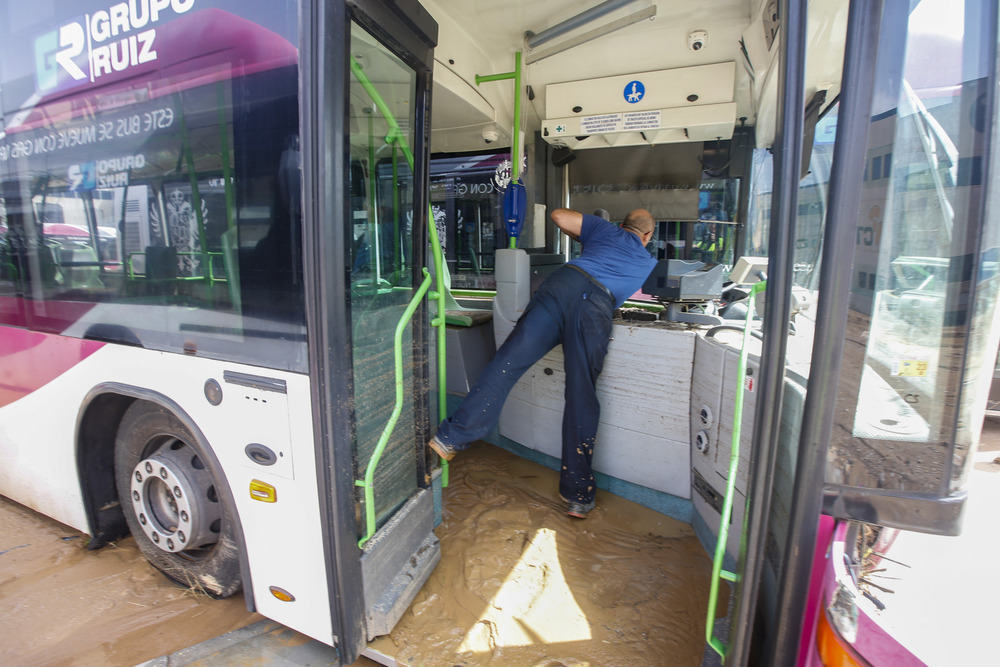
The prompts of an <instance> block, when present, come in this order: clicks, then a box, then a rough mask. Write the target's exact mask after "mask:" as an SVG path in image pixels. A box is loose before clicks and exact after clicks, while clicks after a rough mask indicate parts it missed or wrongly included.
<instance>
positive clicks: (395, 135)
mask: <svg viewBox="0 0 1000 667" xmlns="http://www.w3.org/2000/svg"><path fill="white" fill-rule="evenodd" d="M351 73H352V74H353V75H354V78H355V79H357V81H358V83H360V84H361V87H362V88H364V89H365V92H366V93H368V96H369V97H371V98H372V101H373V102H374V103H375V106H376V107H378V110H379V112H380V113H381V114H382V116H383V117H384V118H385V121H386V122H387V123H388V124H389V128H390V129H389V134H388V136H387V137H386V140H387V141H392V142H393V143H394V144H398V145H399V149H400V150H401V151H403V157H405V158H406V163H407V165H409V167H410V172H413V163H414V158H413V151H412V150H411V149H410V147H409V145H408V144H407V143H406V137H405V135H404V134H403V131H402V129H401V128H400V127H399V122H398V121H397V120H396V117H395V116H393V115H392V111H391V110H390V109H389V105H387V104H386V103H385V100H383V99H382V96H381V95H380V94H379V92H378V91H377V90H376V89H375V86H374V85H373V84H372V82H371V80H370V79H369V78H368V75H367V74H365V72H364V70H363V69H361V66H360V65H359V64H358V61H357V60H355V58H354V56H351ZM393 187H395V184H393ZM427 220H428V225H427V227H428V230H429V232H430V239H431V255H432V257H433V259H434V268H435V271H434V282H435V285H434V288H435V289H434V290H433V291H432V292H431V293H429V296H430V298H431V299H433V300H434V301H437V311H438V312H437V317H435V318H431V322H430V324H431V326H433V327H437V330H438V335H437V366H438V420H439V421H444V419H445V418H446V417H447V416H448V390H447V384H446V381H447V377H448V369H447V356H446V350H445V333H446V332H445V328H444V325H445V311H446V310H447V306H446V305H445V299H446V297H447V293H448V292H447V289H446V288H445V284H444V268H443V267H444V255H443V253H442V252H441V241H440V239H439V238H438V233H437V224H435V222H434V213H433V210H432V209H431V205H430V202H428V203H427ZM441 485H442V486H444V487H447V486H448V461H446V460H445V459H441Z"/></svg>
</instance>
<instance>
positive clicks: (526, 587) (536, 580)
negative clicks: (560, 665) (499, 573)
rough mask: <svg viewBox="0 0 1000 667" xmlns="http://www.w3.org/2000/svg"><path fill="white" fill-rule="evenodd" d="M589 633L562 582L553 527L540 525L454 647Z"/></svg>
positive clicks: (579, 637)
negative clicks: (485, 606)
mask: <svg viewBox="0 0 1000 667" xmlns="http://www.w3.org/2000/svg"><path fill="white" fill-rule="evenodd" d="M590 638H591V633H590V624H589V623H588V622H587V617H586V616H584V614H583V611H582V610H581V609H580V607H579V605H577V603H576V600H575V599H574V598H573V593H572V592H571V591H570V589H569V586H568V585H567V584H566V579H565V577H564V576H563V572H562V567H561V566H560V564H559V553H558V548H557V546H556V533H555V531H553V530H551V529H549V528H541V529H539V530H538V531H537V532H536V533H535V534H534V536H533V537H532V538H531V541H530V543H529V544H528V546H527V547H526V548H525V550H524V553H523V554H522V556H521V558H520V560H518V562H517V564H516V565H515V566H514V568H513V569H512V570H511V571H510V574H509V575H508V576H507V579H506V580H505V581H504V583H503V585H502V586H501V587H500V590H499V591H497V594H496V595H495V596H494V597H493V599H492V600H491V601H490V605H489V607H487V609H486V611H485V612H484V613H483V615H482V616H481V617H480V618H479V620H478V621H477V622H476V624H475V625H474V626H473V627H472V628H471V629H470V630H469V632H468V633H467V634H466V636H465V638H464V640H463V641H462V645H461V646H460V647H459V652H464V651H472V652H475V653H482V652H489V651H492V650H493V649H495V648H499V647H504V646H529V645H531V644H539V643H541V644H552V643H557V642H575V641H584V640H588V639H590Z"/></svg>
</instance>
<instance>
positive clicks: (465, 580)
mask: <svg viewBox="0 0 1000 667" xmlns="http://www.w3.org/2000/svg"><path fill="white" fill-rule="evenodd" d="M558 483H559V478H558V474H557V473H556V472H555V471H554V470H549V469H547V468H543V467H541V466H539V465H536V464H533V463H530V462H528V461H525V460H524V459H521V458H518V457H516V456H514V455H512V454H509V453H508V452H506V451H504V450H501V449H498V448H496V447H492V446H490V445H486V444H482V443H477V444H476V445H474V446H473V447H472V448H471V449H469V450H468V451H466V452H463V453H462V454H460V455H459V456H457V457H456V458H455V459H454V460H453V461H452V462H451V483H450V484H449V487H448V488H447V489H446V490H445V493H444V498H445V500H444V519H443V521H442V524H441V525H440V526H439V527H438V528H437V530H436V533H437V535H438V536H439V538H440V540H441V553H442V557H441V563H440V564H439V565H438V567H437V569H436V570H435V571H434V573H433V574H432V575H431V576H430V578H429V580H428V581H427V583H426V584H425V586H424V588H423V590H422V591H421V592H420V593H419V594H418V595H417V598H416V599H415V600H414V602H413V604H412V605H411V606H410V609H409V610H408V611H407V612H406V613H405V615H404V616H403V618H402V620H401V621H400V622H399V624H398V625H397V626H396V628H395V630H393V632H392V634H391V635H389V636H388V637H382V638H379V639H377V640H376V641H375V642H373V644H372V646H373V648H376V649H378V650H380V651H382V652H384V653H386V654H389V655H393V656H395V658H396V660H397V661H398V662H399V664H400V665H406V666H407V667H433V666H435V665H441V666H443V667H452V666H454V665H462V666H464V667H473V666H479V665H524V666H526V667H560V666H562V667H584V666H592V667H596V666H598V665H600V666H602V667H615V666H617V665H622V666H628V667H634V666H635V665H671V666H677V667H683V666H684V665H699V664H701V658H702V653H703V650H704V646H705V644H704V627H705V610H706V608H707V604H708V586H709V578H710V572H711V563H710V561H709V559H708V557H707V556H706V555H705V551H704V549H703V548H702V546H701V544H700V542H699V541H698V540H697V538H696V537H695V536H694V532H693V531H692V530H691V527H690V526H688V525H687V524H685V523H682V522H679V521H674V520H672V519H669V518H667V517H665V516H664V515H662V514H659V513H657V512H653V511H651V510H649V509H646V508H645V507H642V506H640V505H636V504H635V503H632V502H629V501H627V500H624V499H622V498H620V497H617V496H614V495H612V494H610V493H606V492H602V491H599V492H598V495H597V507H596V508H595V509H594V510H593V511H592V512H591V513H590V515H589V516H588V517H587V518H586V519H584V520H579V519H573V518H570V517H569V516H567V515H566V513H565V503H563V502H562V501H561V500H560V499H559V497H558ZM723 608H725V607H724V601H723Z"/></svg>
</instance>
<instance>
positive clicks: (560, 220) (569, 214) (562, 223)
mask: <svg viewBox="0 0 1000 667" xmlns="http://www.w3.org/2000/svg"><path fill="white" fill-rule="evenodd" d="M550 217H551V218H552V222H554V223H556V227H558V228H559V229H561V230H562V232H563V234H565V235H566V236H568V237H570V238H571V239H573V240H574V241H579V240H580V233H581V232H582V231H583V213H580V212H579V211H573V210H571V209H568V208H557V209H556V210H554V211H552V213H551V214H550Z"/></svg>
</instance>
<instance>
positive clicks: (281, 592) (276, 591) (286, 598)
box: [269, 586, 295, 602]
mask: <svg viewBox="0 0 1000 667" xmlns="http://www.w3.org/2000/svg"><path fill="white" fill-rule="evenodd" d="M269 590H270V591H271V595H273V596H274V597H276V598H278V599H279V600H281V601H282V602H295V596H294V595H292V594H291V593H289V592H288V591H286V590H285V589H284V588H278V587H277V586H271V587H270V589H269Z"/></svg>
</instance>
